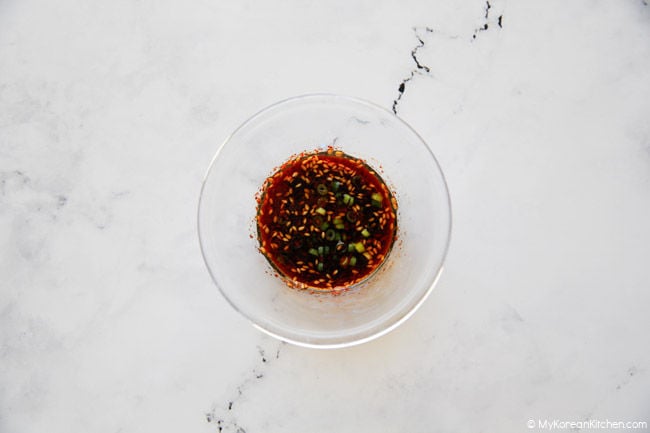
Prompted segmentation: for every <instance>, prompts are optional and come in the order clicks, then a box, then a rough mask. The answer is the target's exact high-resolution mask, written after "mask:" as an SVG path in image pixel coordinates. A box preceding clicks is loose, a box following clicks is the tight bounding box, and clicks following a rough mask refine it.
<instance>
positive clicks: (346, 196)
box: [343, 194, 354, 206]
mask: <svg viewBox="0 0 650 433" xmlns="http://www.w3.org/2000/svg"><path fill="white" fill-rule="evenodd" d="M352 203H354V197H352V196H351V195H350V194H343V204H346V205H348V206H352Z"/></svg>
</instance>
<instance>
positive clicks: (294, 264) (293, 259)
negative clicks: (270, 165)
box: [256, 148, 397, 290]
mask: <svg viewBox="0 0 650 433" xmlns="http://www.w3.org/2000/svg"><path fill="white" fill-rule="evenodd" d="M396 210H397V202H396V201H395V198H394V197H393V196H392V195H391V193H390V191H389V189H388V187H387V186H386V184H385V183H384V182H383V180H382V179H381V177H380V176H379V175H378V174H377V172H376V171H375V170H373V169H372V168H371V167H370V166H368V165H367V164H366V163H365V162H364V161H362V160H360V159H358V158H355V157H352V156H350V155H347V154H345V153H343V152H342V151H339V150H334V149H332V148H330V149H328V150H327V151H321V152H314V153H303V154H300V155H298V156H296V157H294V158H292V159H290V160H289V161H287V162H286V163H284V164H283V165H282V166H281V167H280V168H279V169H278V170H277V171H276V172H275V173H274V174H273V175H272V176H271V177H269V178H268V179H267V180H266V181H265V182H264V185H263V187H262V193H261V196H260V197H259V199H258V207H257V218H256V219H257V234H258V240H259V243H260V247H259V250H260V252H261V253H262V254H263V255H264V256H265V257H266V258H267V260H268V261H269V262H270V263H271V265H272V266H273V267H274V268H275V269H276V270H277V271H278V272H279V273H280V274H282V275H283V276H284V277H285V279H286V280H287V282H288V283H289V284H290V285H291V286H294V287H300V288H313V289H318V290H332V289H342V288H346V287H349V286H351V285H353V284H355V283H357V282H359V281H361V280H363V279H364V278H365V277H367V276H368V275H370V274H371V273H372V272H373V271H374V270H376V269H377V268H378V267H379V266H380V265H381V264H382V263H383V261H384V260H385V259H386V257H387V256H388V254H389V252H390V250H391V248H392V246H393V243H394V241H395V235H396V232H397V214H396Z"/></svg>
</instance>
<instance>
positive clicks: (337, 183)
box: [332, 180, 341, 192]
mask: <svg viewBox="0 0 650 433" xmlns="http://www.w3.org/2000/svg"><path fill="white" fill-rule="evenodd" d="M339 186H341V182H339V181H336V180H335V181H334V182H332V191H334V192H336V191H338V190H339Z"/></svg>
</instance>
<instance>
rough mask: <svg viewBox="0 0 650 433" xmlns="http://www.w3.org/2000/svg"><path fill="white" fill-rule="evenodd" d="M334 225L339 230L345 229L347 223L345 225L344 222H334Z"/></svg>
mask: <svg viewBox="0 0 650 433" xmlns="http://www.w3.org/2000/svg"><path fill="white" fill-rule="evenodd" d="M334 227H336V229H337V230H343V229H344V228H345V225H343V224H334Z"/></svg>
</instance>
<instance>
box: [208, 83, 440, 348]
mask: <svg viewBox="0 0 650 433" xmlns="http://www.w3.org/2000/svg"><path fill="white" fill-rule="evenodd" d="M323 98H326V99H330V98H334V99H340V100H346V101H348V102H352V103H355V104H361V105H365V106H367V107H369V108H371V109H374V110H378V111H381V112H383V113H384V114H388V115H389V116H391V117H394V118H395V119H396V120H397V121H398V122H399V123H401V124H402V126H404V127H406V128H407V129H409V130H410V131H411V132H412V133H413V134H414V135H415V136H416V137H417V138H418V139H419V140H420V142H421V143H422V144H423V145H424V147H425V148H426V150H427V151H428V152H429V155H430V156H431V158H432V159H433V162H434V163H435V165H436V167H437V169H438V172H439V173H440V176H441V178H442V183H443V186H444V191H445V197H446V201H447V220H448V221H449V226H448V228H447V232H446V236H445V237H446V240H445V245H444V248H443V250H442V256H441V260H440V266H439V267H438V270H437V271H436V273H435V275H434V277H433V279H432V282H431V284H430V285H429V287H428V288H427V289H426V290H425V291H424V292H423V293H422V295H421V297H420V299H418V300H417V302H415V303H414V304H413V305H412V306H411V307H410V308H409V309H408V311H406V312H405V313H403V314H402V315H401V316H399V317H397V319H396V320H393V321H392V323H390V325H389V326H386V327H383V328H380V329H378V330H376V331H374V332H372V333H371V334H369V335H365V336H361V337H358V338H354V339H352V340H349V341H342V342H335V343H329V342H323V343H318V342H312V341H305V340H299V339H294V338H291V337H287V336H284V335H281V334H278V333H277V332H274V331H272V330H270V329H267V328H265V327H264V326H262V325H260V324H259V323H257V321H256V320H255V319H254V318H253V317H250V316H249V315H248V314H246V313H245V312H244V311H242V310H241V309H240V308H238V307H237V305H235V304H234V303H233V301H232V300H231V299H230V298H229V297H228V295H227V294H226V293H225V292H224V289H223V288H222V287H221V285H220V284H219V283H218V282H217V278H216V276H215V275H214V273H213V271H212V269H211V267H210V264H209V263H208V259H207V256H206V252H205V246H204V242H203V240H202V238H201V207H202V203H203V193H204V190H205V187H206V183H207V180H208V177H209V176H210V173H211V172H212V168H213V167H214V165H215V163H216V162H217V159H218V158H219V155H220V154H221V151H222V150H223V149H224V147H225V146H226V145H227V144H228V143H229V142H230V140H231V139H232V138H233V137H234V136H235V135H236V134H237V133H238V132H239V131H241V130H242V129H244V128H245V127H247V126H248V125H249V124H250V123H251V122H252V121H253V120H254V119H256V118H257V117H258V116H260V115H262V114H263V113H266V112H267V111H270V110H272V109H274V108H276V107H278V106H280V105H284V104H287V103H291V102H300V101H303V100H309V99H323ZM452 216H453V215H452V206H451V196H450V194H449V184H448V183H447V178H446V177H445V173H444V172H443V170H442V167H441V166H440V163H439V161H438V159H437V158H436V156H435V155H434V153H433V151H432V150H431V148H430V147H429V145H428V143H427V142H426V141H425V140H424V139H423V138H422V136H421V135H420V134H418V132H417V131H416V130H415V129H414V128H413V127H412V126H411V125H409V124H408V123H407V122H406V121H404V120H403V119H402V118H401V117H399V116H398V115H397V114H396V113H394V112H393V111H391V110H389V109H387V108H386V107H383V106H381V105H379V104H376V103H374V102H370V101H368V100H365V99H362V98H358V97H355V96H347V95H341V94H336V93H305V94H301V95H297V96H292V97H289V98H285V99H282V100H280V101H277V102H274V103H272V104H270V105H267V106H265V107H264V108H262V109H260V110H258V111H256V112H255V113H254V114H253V115H251V116H249V117H248V118H247V119H246V120H245V121H244V122H242V123H241V124H240V125H239V126H238V127H237V128H236V129H234V130H233V131H232V132H231V133H230V134H229V135H228V136H226V138H225V139H224V140H223V142H222V143H221V144H220V145H219V146H218V148H217V150H216V151H215V153H214V156H213V157H212V160H211V161H210V164H209V165H208V168H207V170H206V172H205V174H204V176H203V181H202V183H201V189H200V191H199V201H198V206H197V215H196V219H197V223H196V227H197V236H198V238H199V246H200V249H201V256H202V257H203V262H204V263H205V267H206V268H207V269H208V273H209V274H210V278H211V279H212V282H213V283H214V285H215V286H217V288H218V289H219V292H220V293H221V295H222V296H223V298H225V300H226V301H227V302H228V304H230V306H231V307H232V308H233V309H234V310H235V311H236V312H238V313H239V314H240V315H241V316H243V317H244V318H246V320H248V321H249V322H250V323H251V324H252V325H253V327H255V328H256V329H259V330H260V331H262V332H263V333H265V334H267V335H269V336H271V337H273V338H276V339H278V340H280V341H284V342H286V343H291V344H294V345H296V346H301V347H307V348H313V349H338V348H344V347H352V346H356V345H359V344H363V343H367V342H369V341H372V340H375V339H377V338H379V337H381V336H383V335H386V334H388V333H389V332H391V331H393V330H394V329H396V328H397V327H398V326H400V325H401V324H403V323H404V322H406V321H407V320H408V319H409V318H411V317H412V316H413V315H414V314H415V312H416V311H417V310H418V309H419V308H420V307H421V306H422V304H423V303H424V301H426V299H427V298H428V297H429V295H430V294H431V292H432V291H433V289H434V288H435V286H436V284H437V283H438V280H439V279H440V276H441V275H442V272H443V270H444V267H445V261H446V259H447V255H448V253H449V246H450V243H451V235H452V227H453V218H452Z"/></svg>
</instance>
